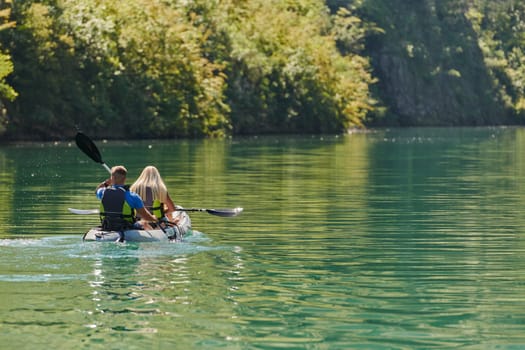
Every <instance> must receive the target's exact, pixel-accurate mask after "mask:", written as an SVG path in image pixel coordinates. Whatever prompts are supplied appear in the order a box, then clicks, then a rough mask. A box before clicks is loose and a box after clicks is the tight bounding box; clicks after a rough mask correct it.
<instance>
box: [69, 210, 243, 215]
mask: <svg viewBox="0 0 525 350" xmlns="http://www.w3.org/2000/svg"><path fill="white" fill-rule="evenodd" d="M67 210H69V211H70V212H71V213H73V214H78V215H90V214H98V213H99V212H100V211H99V210H98V209H75V208H67ZM176 210H177V211H200V212H203V211H205V212H207V213H208V214H211V215H216V216H221V217H233V216H237V215H239V214H240V213H242V211H243V208H234V209H201V208H177V209H176Z"/></svg>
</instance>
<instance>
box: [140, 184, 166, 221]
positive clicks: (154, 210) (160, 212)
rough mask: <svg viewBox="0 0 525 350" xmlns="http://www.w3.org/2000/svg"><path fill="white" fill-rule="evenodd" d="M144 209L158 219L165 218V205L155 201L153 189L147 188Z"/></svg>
mask: <svg viewBox="0 0 525 350" xmlns="http://www.w3.org/2000/svg"><path fill="white" fill-rule="evenodd" d="M144 207H146V209H148V211H149V212H150V213H151V214H153V215H155V217H157V218H158V219H160V218H161V217H163V216H164V204H163V203H161V202H160V201H159V200H158V199H155V200H153V192H152V191H151V188H149V187H147V188H146V198H145V199H144Z"/></svg>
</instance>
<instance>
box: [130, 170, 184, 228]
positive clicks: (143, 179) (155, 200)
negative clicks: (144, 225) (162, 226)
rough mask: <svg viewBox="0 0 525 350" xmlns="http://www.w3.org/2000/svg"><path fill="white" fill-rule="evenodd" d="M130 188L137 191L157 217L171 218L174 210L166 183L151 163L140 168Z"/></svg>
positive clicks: (145, 204)
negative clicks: (142, 168) (139, 172)
mask: <svg viewBox="0 0 525 350" xmlns="http://www.w3.org/2000/svg"><path fill="white" fill-rule="evenodd" d="M130 190H131V191H132V192H135V193H137V194H138V195H139V196H140V197H141V198H142V201H143V202H144V206H145V207H146V208H147V209H148V210H149V211H150V212H151V213H152V214H153V215H155V216H156V217H158V218H162V217H168V218H171V213H172V212H174V211H175V210H176V208H175V204H174V203H173V201H172V200H171V198H170V195H169V193H168V189H167V187H166V184H165V183H164V181H163V180H162V177H161V176H160V173H159V171H158V170H157V168H155V167H154V166H152V165H149V166H147V167H145V168H144V170H142V173H141V174H140V176H139V177H138V179H137V180H136V181H135V182H134V183H133V185H131V188H130Z"/></svg>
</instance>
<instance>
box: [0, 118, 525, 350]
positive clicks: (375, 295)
mask: <svg viewBox="0 0 525 350" xmlns="http://www.w3.org/2000/svg"><path fill="white" fill-rule="evenodd" d="M96 144H97V145H98V147H99V149H100V151H101V153H102V156H103V159H104V161H105V162H106V163H107V164H108V165H110V166H112V165H117V164H124V165H125V166H126V167H127V168H128V171H129V179H130V181H128V182H131V181H132V180H133V179H135V178H136V177H137V176H138V175H139V173H140V171H141V170H142V168H143V167H144V166H146V165H149V164H154V165H156V166H157V167H158V168H159V170H160V171H161V174H162V175H163V177H164V179H165V181H166V183H167V185H168V188H169V190H170V192H171V194H172V197H173V198H174V200H175V202H176V203H177V204H179V205H182V206H184V207H200V208H234V207H244V212H243V213H242V215H240V216H238V217H235V218H220V217H216V216H212V215H209V214H206V213H193V214H192V215H191V217H192V221H193V228H194V230H195V232H194V234H193V235H191V236H188V237H186V238H185V240H184V241H183V242H180V243H170V244H167V243H165V244H162V243H140V244H132V243H125V244H116V243H96V242H91V243H84V242H82V241H81V237H82V234H83V233H84V232H85V231H87V230H88V229H89V228H90V227H91V226H94V225H96V224H97V223H98V218H97V216H96V215H74V214H71V213H69V212H68V211H67V208H68V207H73V208H79V209H90V208H97V207H98V202H97V200H96V198H95V196H94V188H95V186H96V185H97V184H98V183H99V182H101V181H102V180H104V179H105V178H106V177H107V172H106V170H105V169H104V168H103V167H102V166H101V165H100V164H97V163H95V162H93V161H92V160H91V159H89V158H87V157H86V156H85V155H84V154H83V153H81V152H80V151H79V150H78V149H77V147H76V146H75V144H74V142H71V143H67V142H61V143H45V144H24V145H3V146H0V183H1V186H0V203H1V206H0V208H1V210H0V222H1V226H0V228H1V230H0V348H1V349H17V350H21V349H48V348H51V349H127V350H131V349H523V348H525V307H524V305H525V210H524V209H525V185H524V184H525V129H522V128H461V129H446V128H444V129H437V128H429V129H393V130H377V131H373V132H368V133H355V134H349V135H344V136H304V137H296V136H292V137H284V136H281V137H250V138H233V139H230V140H190V141H188V140H176V141H158V140H151V141H140V142H104V141H103V140H97V141H96Z"/></svg>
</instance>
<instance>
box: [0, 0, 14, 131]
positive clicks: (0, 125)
mask: <svg viewBox="0 0 525 350" xmlns="http://www.w3.org/2000/svg"><path fill="white" fill-rule="evenodd" d="M10 4H11V1H10V0H7V1H5V2H4V3H3V5H4V6H5V5H10ZM10 14H11V9H10V8H9V7H6V8H2V6H0V31H3V30H6V29H8V28H12V27H14V25H15V22H13V21H10V19H9V18H10ZM13 69H14V67H13V62H12V61H11V57H10V56H9V55H6V54H5V53H2V45H0V135H2V134H3V133H4V132H5V130H6V125H7V113H6V110H5V108H4V101H13V100H14V99H15V98H16V96H17V93H16V92H15V90H14V89H13V88H12V87H11V86H10V85H9V84H7V82H6V78H7V76H8V75H9V74H11V73H12V72H13Z"/></svg>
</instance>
